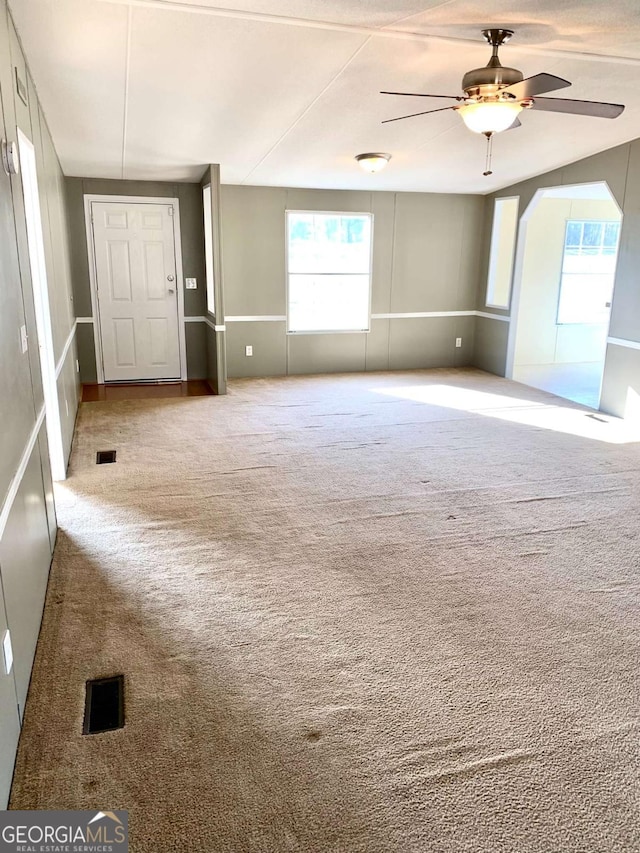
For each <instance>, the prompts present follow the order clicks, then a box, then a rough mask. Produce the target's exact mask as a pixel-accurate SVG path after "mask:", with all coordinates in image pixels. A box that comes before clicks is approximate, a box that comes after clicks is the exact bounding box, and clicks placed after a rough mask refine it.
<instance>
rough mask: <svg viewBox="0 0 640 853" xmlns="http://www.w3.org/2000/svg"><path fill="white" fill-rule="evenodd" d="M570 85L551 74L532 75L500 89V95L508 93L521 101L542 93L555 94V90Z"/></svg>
mask: <svg viewBox="0 0 640 853" xmlns="http://www.w3.org/2000/svg"><path fill="white" fill-rule="evenodd" d="M570 85H571V83H570V82H569V81H568V80H563V78H562V77H555V76H554V75H553V74H534V75H533V77H525V79H524V80H521V81H520V82H519V83H513V84H512V85H511V86H505V88H504V89H500V94H502V93H503V92H508V93H509V94H510V95H513V96H514V98H517V100H519V101H521V100H522V99H523V98H535V96H536V95H542V93H543V92H555V90H556V89H564V88H565V87H566V86H570Z"/></svg>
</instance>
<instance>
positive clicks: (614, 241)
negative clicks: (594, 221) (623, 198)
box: [604, 222, 620, 249]
mask: <svg viewBox="0 0 640 853" xmlns="http://www.w3.org/2000/svg"><path fill="white" fill-rule="evenodd" d="M619 234H620V223H619V222H607V224H606V225H605V228H604V245H605V246H606V247H607V248H612V249H615V247H616V246H617V245H618V235H619Z"/></svg>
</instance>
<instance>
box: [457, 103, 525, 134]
mask: <svg viewBox="0 0 640 853" xmlns="http://www.w3.org/2000/svg"><path fill="white" fill-rule="evenodd" d="M521 111H522V104H520V103H519V102H518V101H481V102H480V103H479V104H465V105H464V106H462V107H458V112H459V113H460V115H461V116H462V121H463V122H464V123H465V124H466V125H467V127H468V128H469V130H473V132H474V133H500V132H501V131H503V130H507V129H508V128H510V127H511V125H512V124H513V123H514V121H515V120H516V118H517V117H518V113H519V112H521Z"/></svg>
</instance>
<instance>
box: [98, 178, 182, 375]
mask: <svg viewBox="0 0 640 853" xmlns="http://www.w3.org/2000/svg"><path fill="white" fill-rule="evenodd" d="M94 201H95V202H107V203H109V202H113V203H115V204H127V203H130V204H164V205H167V204H172V205H173V217H172V218H173V244H174V247H175V255H176V284H177V286H178V345H179V351H180V379H181V380H182V381H183V382H185V381H186V379H187V343H186V337H185V329H184V281H183V272H182V241H181V240H180V201H179V200H178V199H177V198H169V197H168V196H167V197H164V198H156V197H152V196H137V195H93V194H91V193H89V194H85V195H84V221H85V227H86V234H87V252H88V253H89V284H90V287H91V309H92V314H93V342H94V346H95V352H96V373H97V378H98V384H99V385H104V384H105V382H104V362H103V360H102V359H103V357H102V339H101V337H100V312H99V308H98V281H97V273H96V256H95V250H94V245H93V223H92V222H91V204H92V202H94ZM142 381H144V380H142ZM173 381H174V382H175V380H173Z"/></svg>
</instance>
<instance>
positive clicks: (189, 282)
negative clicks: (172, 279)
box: [184, 278, 198, 290]
mask: <svg viewBox="0 0 640 853" xmlns="http://www.w3.org/2000/svg"><path fill="white" fill-rule="evenodd" d="M184 286H185V288H186V289H187V290H197V289H198V280H197V279H195V278H185V280H184Z"/></svg>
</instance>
